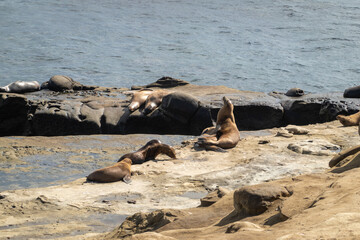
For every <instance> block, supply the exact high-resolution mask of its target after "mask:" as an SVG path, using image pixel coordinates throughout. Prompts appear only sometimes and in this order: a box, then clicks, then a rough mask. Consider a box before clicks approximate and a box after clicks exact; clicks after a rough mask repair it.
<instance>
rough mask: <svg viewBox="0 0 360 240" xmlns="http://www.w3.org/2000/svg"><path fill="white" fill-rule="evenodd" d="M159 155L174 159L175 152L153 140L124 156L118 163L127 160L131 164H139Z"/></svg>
mask: <svg viewBox="0 0 360 240" xmlns="http://www.w3.org/2000/svg"><path fill="white" fill-rule="evenodd" d="M159 154H166V155H168V156H169V157H171V158H176V155H175V150H174V149H173V148H172V147H170V146H169V145H166V144H162V143H161V142H160V141H159V140H155V139H154V140H151V141H149V142H147V143H146V144H145V145H144V146H143V147H141V148H140V149H139V150H137V151H136V152H133V153H127V154H125V155H124V156H122V157H121V158H120V159H119V161H122V160H123V159H126V158H129V159H131V161H132V163H133V164H141V163H143V162H146V161H149V160H151V159H155V158H156V156H157V155H159Z"/></svg>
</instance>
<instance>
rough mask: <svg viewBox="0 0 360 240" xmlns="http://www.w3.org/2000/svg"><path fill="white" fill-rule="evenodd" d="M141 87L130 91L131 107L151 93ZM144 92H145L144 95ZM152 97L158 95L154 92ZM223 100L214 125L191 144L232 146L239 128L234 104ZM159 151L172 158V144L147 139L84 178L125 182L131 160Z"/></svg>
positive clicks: (210, 147) (136, 161)
mask: <svg viewBox="0 0 360 240" xmlns="http://www.w3.org/2000/svg"><path fill="white" fill-rule="evenodd" d="M145 91H146V90H144V91H142V90H139V91H138V92H135V93H134V95H133V97H132V100H131V103H130V104H129V108H130V107H131V111H135V109H137V108H140V107H141V106H142V105H143V104H145V109H146V106H147V103H148V101H147V100H148V99H149V96H151V94H149V95H148V93H147V92H146V93H144V92H145ZM144 95H147V97H146V96H144ZM156 98H162V97H159V95H156ZM151 101H152V100H151ZM158 101H160V102H161V100H160V99H157V102H158ZM223 102H224V105H223V106H222V108H221V109H220V110H219V112H218V114H217V119H216V125H215V126H213V127H209V128H206V129H204V131H203V135H204V136H203V137H199V138H198V140H197V142H196V143H195V145H197V146H199V147H203V148H205V149H206V150H214V151H223V149H229V148H233V147H235V146H236V145H237V143H238V142H239V141H240V132H239V130H238V128H237V126H236V123H235V117H234V112H233V110H234V105H233V104H232V102H231V101H230V100H229V99H228V98H227V97H223ZM152 110H153V109H152ZM152 110H151V111H152ZM159 154H166V155H167V156H169V157H170V158H173V159H175V158H176V154H175V150H174V148H172V147H170V146H169V145H166V144H163V143H161V142H160V141H159V140H155V139H154V140H151V141H149V142H147V143H146V144H145V145H144V146H143V147H141V148H140V149H138V150H137V151H135V152H132V153H127V154H125V155H123V156H122V157H120V159H119V160H118V162H117V163H116V164H114V165H112V166H110V167H105V168H101V169H98V170H96V171H94V172H93V173H91V174H90V175H89V176H87V181H92V182H101V183H106V182H115V181H120V180H123V181H124V182H125V183H129V182H130V179H131V164H141V163H144V162H146V161H149V160H153V159H155V158H156V157H157V156H158V155H159Z"/></svg>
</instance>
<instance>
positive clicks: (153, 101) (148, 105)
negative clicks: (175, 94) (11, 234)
mask: <svg viewBox="0 0 360 240" xmlns="http://www.w3.org/2000/svg"><path fill="white" fill-rule="evenodd" d="M169 93H170V92H168V91H165V90H156V91H154V92H152V93H151V94H150V95H149V96H148V98H147V99H146V102H145V108H144V110H143V111H142V113H143V114H144V115H148V114H149V113H151V112H152V111H154V110H155V109H156V108H157V107H158V106H159V105H160V104H161V102H162V99H163V97H165V96H166V95H168V94H169Z"/></svg>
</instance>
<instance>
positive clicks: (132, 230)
mask: <svg viewBox="0 0 360 240" xmlns="http://www.w3.org/2000/svg"><path fill="white" fill-rule="evenodd" d="M186 215H187V214H186V213H185V212H183V211H181V210H168V209H165V210H157V211H154V212H151V213H136V214H134V215H132V216H130V217H127V218H126V219H125V221H124V222H123V223H122V224H121V225H120V226H119V227H118V228H117V229H115V230H114V231H113V232H111V233H110V234H109V235H108V237H111V238H124V237H126V236H131V235H133V234H136V233H143V232H147V231H155V230H156V229H159V228H160V227H162V226H164V225H166V224H168V223H171V222H173V221H176V219H177V218H178V217H183V216H186Z"/></svg>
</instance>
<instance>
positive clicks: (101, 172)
mask: <svg viewBox="0 0 360 240" xmlns="http://www.w3.org/2000/svg"><path fill="white" fill-rule="evenodd" d="M130 177H131V159H129V158H124V159H123V160H122V161H120V162H118V163H116V164H115V165H113V166H110V167H105V168H101V169H98V170H96V171H94V172H92V173H91V174H90V175H89V176H87V178H86V180H87V181H91V182H99V183H108V182H116V181H120V180H123V181H124V182H125V183H130V182H131V179H130Z"/></svg>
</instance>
